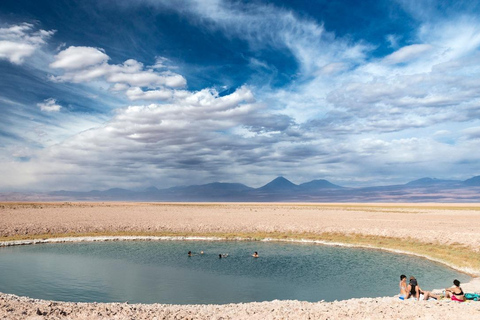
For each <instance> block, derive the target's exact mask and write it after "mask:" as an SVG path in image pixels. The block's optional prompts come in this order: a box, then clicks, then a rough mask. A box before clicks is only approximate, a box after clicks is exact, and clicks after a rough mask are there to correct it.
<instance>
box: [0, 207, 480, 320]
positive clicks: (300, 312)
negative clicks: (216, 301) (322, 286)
mask: <svg viewBox="0 0 480 320" xmlns="http://www.w3.org/2000/svg"><path fill="white" fill-rule="evenodd" d="M0 220H1V221H2V223H1V224H0V240H2V239H3V241H5V240H11V239H21V238H27V237H30V238H35V237H42V238H44V237H49V236H52V237H54V236H61V235H65V234H68V235H71V234H78V235H86V234H92V233H93V234H102V235H105V234H110V233H121V234H136V233H138V234H152V235H155V234H157V235H158V234H177V233H178V234H182V235H188V234H195V235H200V234H208V235H215V234H219V235H221V234H233V235H249V234H251V235H257V236H258V235H259V234H262V235H267V236H268V235H269V234H273V235H278V234H283V235H285V234H287V235H292V236H294V235H297V238H298V237H301V235H302V234H308V235H312V234H313V235H319V237H320V238H321V236H320V235H322V234H325V233H330V234H332V233H338V234H346V235H352V234H355V235H364V236H378V237H389V238H395V239H398V241H397V248H398V247H400V249H402V250H404V251H409V247H408V246H409V245H411V243H412V241H414V242H418V243H423V244H428V245H430V246H433V247H434V246H437V245H438V246H442V245H443V246H445V247H448V248H451V250H452V252H455V248H457V247H458V248H460V247H461V248H463V250H468V251H469V252H471V256H472V257H475V256H476V255H479V254H480V253H479V248H480V205H479V204H262V203H256V204H243V203H230V204H225V203H222V204H219V203H197V204H181V203H178V204H176V203H169V204H149V203H7V202H6V203H0ZM36 235H38V236H36ZM299 235H300V236H299ZM407 240H408V241H407ZM403 241H405V242H403ZM402 243H405V247H404V248H402ZM447 254H448V252H447ZM479 270H480V268H477V269H475V270H473V272H472V273H479ZM463 287H464V289H465V290H468V291H480V281H479V280H478V278H475V279H474V280H473V281H472V282H471V283H469V284H465V285H464V286H463ZM0 291H1V290H0ZM450 316H452V317H453V316H455V317H462V318H463V319H480V302H466V303H455V302H452V301H444V300H442V301H438V302H432V301H426V302H423V301H421V302H415V301H400V300H399V299H398V298H392V297H381V298H377V299H356V300H347V301H338V302H332V303H326V302H318V303H307V302H299V301H272V302H261V303H249V304H231V305H207V306H203V305H202V306H194V305H190V306H177V305H158V304H155V305H129V304H81V303H60V302H51V301H43V300H32V299H29V298H25V297H16V296H12V295H8V294H1V295H0V317H2V318H4V319H43V318H46V319H101V318H109V319H154V318H155V317H156V318H157V319H179V318H187V319H212V318H216V319H221V318H223V319H309V318H311V319H346V318H350V319H351V318H354V319H407V318H408V319H411V318H412V317H420V318H424V319H438V318H444V317H450Z"/></svg>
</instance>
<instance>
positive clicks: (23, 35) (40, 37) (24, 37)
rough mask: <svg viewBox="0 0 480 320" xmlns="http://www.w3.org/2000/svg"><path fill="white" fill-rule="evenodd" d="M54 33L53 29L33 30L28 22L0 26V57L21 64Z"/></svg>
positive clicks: (32, 26)
mask: <svg viewBox="0 0 480 320" xmlns="http://www.w3.org/2000/svg"><path fill="white" fill-rule="evenodd" d="M54 33H55V31H53V30H52V31H46V30H35V28H34V25H33V24H29V23H23V24H19V25H12V26H9V27H6V28H0V59H5V60H8V61H10V62H11V63H15V64H21V63H23V61H24V59H25V58H27V57H30V56H31V55H32V54H33V53H34V52H35V50H37V49H38V48H39V47H40V46H41V45H43V44H45V41H46V40H47V39H48V38H50V37H51V36H52V35H53V34H54Z"/></svg>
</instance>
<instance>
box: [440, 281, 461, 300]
mask: <svg viewBox="0 0 480 320" xmlns="http://www.w3.org/2000/svg"><path fill="white" fill-rule="evenodd" d="M453 284H454V286H453V287H451V288H447V289H445V297H446V298H450V299H452V300H453V301H463V300H464V296H463V295H464V293H463V290H462V288H461V287H460V281H458V280H457V279H455V280H453Z"/></svg>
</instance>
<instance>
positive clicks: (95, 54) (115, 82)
mask: <svg viewBox="0 0 480 320" xmlns="http://www.w3.org/2000/svg"><path fill="white" fill-rule="evenodd" d="M108 60H110V57H109V56H108V55H107V54H105V53H104V51H103V50H101V49H98V48H92V47H75V46H71V47H69V48H67V49H65V50H62V51H61V52H59V53H58V54H57V55H56V56H55V61H54V62H52V63H51V64H50V67H51V68H54V69H61V70H63V71H64V73H63V74H62V75H58V76H52V77H51V79H52V80H53V81H58V82H73V83H87V82H92V81H105V82H107V83H108V84H111V86H112V87H111V89H112V91H124V92H125V94H126V95H127V97H128V98H129V99H130V100H132V101H133V100H168V99H170V98H171V97H172V96H173V95H174V94H175V93H174V89H176V88H183V87H185V85H186V80H185V78H184V77H183V76H181V75H179V74H176V73H173V72H170V71H161V72H158V71H156V70H155V69H158V67H159V65H158V63H157V64H155V65H154V66H153V67H150V68H145V67H144V65H143V64H142V63H141V62H138V61H136V60H135V59H128V60H126V61H125V62H124V63H123V64H109V63H108Z"/></svg>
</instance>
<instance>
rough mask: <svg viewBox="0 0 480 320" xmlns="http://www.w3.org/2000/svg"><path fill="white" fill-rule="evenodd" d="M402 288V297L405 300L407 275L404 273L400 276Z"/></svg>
mask: <svg viewBox="0 0 480 320" xmlns="http://www.w3.org/2000/svg"><path fill="white" fill-rule="evenodd" d="M398 287H399V288H400V297H399V298H400V299H402V300H404V299H406V298H407V276H406V275H404V274H402V275H401V276H400V282H399V283H398Z"/></svg>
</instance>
